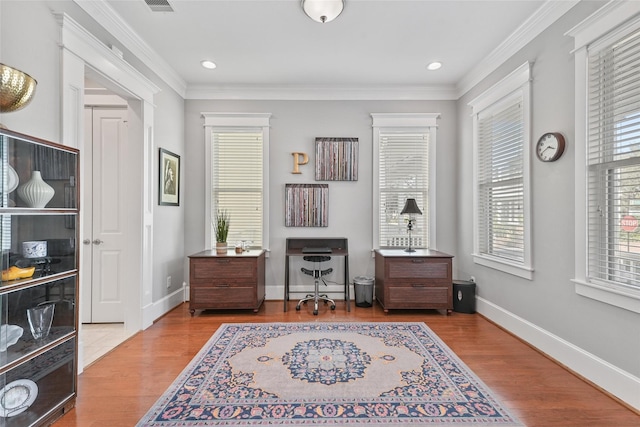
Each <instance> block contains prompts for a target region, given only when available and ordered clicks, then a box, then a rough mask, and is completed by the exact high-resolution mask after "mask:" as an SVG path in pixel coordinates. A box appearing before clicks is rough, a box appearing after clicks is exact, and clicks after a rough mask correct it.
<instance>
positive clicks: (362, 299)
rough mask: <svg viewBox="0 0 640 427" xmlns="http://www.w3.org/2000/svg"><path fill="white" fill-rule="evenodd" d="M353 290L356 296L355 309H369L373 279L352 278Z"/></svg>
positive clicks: (371, 303) (371, 299)
mask: <svg viewBox="0 0 640 427" xmlns="http://www.w3.org/2000/svg"><path fill="white" fill-rule="evenodd" d="M353 290H354V292H355V294H356V307H371V306H372V305H373V279H372V278H370V277H364V276H357V277H354V278H353Z"/></svg>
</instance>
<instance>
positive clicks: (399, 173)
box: [378, 130, 430, 248]
mask: <svg viewBox="0 0 640 427" xmlns="http://www.w3.org/2000/svg"><path fill="white" fill-rule="evenodd" d="M429 144H430V134H429V131H427V130H424V131H415V130H414V131H410V130H402V131H385V130H381V131H380V136H379V164H378V167H379V175H378V176H379V182H378V186H379V197H380V204H379V209H380V212H379V218H380V224H379V227H380V231H379V242H378V244H379V246H380V247H381V248H385V247H407V246H409V234H408V233H407V223H406V220H407V219H408V216H407V215H400V212H401V211H402V208H403V207H404V204H405V200H406V199H407V198H414V199H416V202H417V204H418V207H419V208H420V210H421V211H422V215H415V217H414V218H415V220H416V222H415V225H414V227H413V230H412V233H411V240H412V241H411V246H412V247H416V248H428V247H429V211H430V209H429Z"/></svg>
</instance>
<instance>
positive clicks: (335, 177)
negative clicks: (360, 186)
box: [316, 138, 358, 181]
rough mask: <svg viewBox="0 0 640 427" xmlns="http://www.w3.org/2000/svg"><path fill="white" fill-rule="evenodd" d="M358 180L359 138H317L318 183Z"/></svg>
mask: <svg viewBox="0 0 640 427" xmlns="http://www.w3.org/2000/svg"><path fill="white" fill-rule="evenodd" d="M357 180H358V138H316V181H357Z"/></svg>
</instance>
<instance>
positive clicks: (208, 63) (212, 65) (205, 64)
mask: <svg viewBox="0 0 640 427" xmlns="http://www.w3.org/2000/svg"><path fill="white" fill-rule="evenodd" d="M200 64H201V65H202V66H203V67H204V68H208V69H210V70H213V69H214V68H216V64H215V62H213V61H209V60H208V59H205V60H204V61H202V62H200Z"/></svg>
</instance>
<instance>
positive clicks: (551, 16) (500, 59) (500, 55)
mask: <svg viewBox="0 0 640 427" xmlns="http://www.w3.org/2000/svg"><path fill="white" fill-rule="evenodd" d="M578 3H580V0H548V1H547V2H546V3H545V4H543V5H542V6H541V7H540V8H539V9H538V10H536V12H535V13H534V14H533V15H531V17H530V18H529V19H527V20H526V21H525V22H524V23H523V24H522V25H520V27H518V28H517V29H516V30H515V31H514V32H513V33H512V34H511V35H510V36H509V37H508V38H507V39H506V40H505V41H504V42H502V43H501V44H500V45H499V46H498V47H497V48H495V49H494V50H493V51H492V52H491V53H490V54H489V55H488V56H486V57H485V58H484V60H482V61H481V62H480V63H478V65H476V66H475V67H474V68H473V69H472V70H471V71H470V72H469V73H467V75H465V76H464V77H463V78H462V79H461V80H460V81H459V82H458V85H457V98H461V97H462V96H463V95H464V94H465V93H467V92H468V91H469V90H471V89H472V88H473V87H474V86H476V85H477V84H478V83H480V82H481V81H482V80H483V79H484V78H486V77H487V76H488V75H489V74H491V73H492V72H494V71H495V70H496V69H498V67H499V66H500V65H502V64H503V63H504V62H506V61H507V60H508V59H509V58H511V57H512V56H513V55H514V54H516V53H517V52H518V51H519V50H520V49H522V48H524V47H525V46H526V45H527V43H529V42H530V41H531V40H533V39H534V38H535V37H537V36H538V35H540V34H541V33H542V32H543V31H544V30H546V29H547V28H548V27H549V26H551V24H553V23H554V22H556V21H557V20H558V19H560V17H561V16H563V15H564V14H565V13H567V12H568V11H569V10H570V9H571V8H573V7H574V6H575V5H576V4H578Z"/></svg>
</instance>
